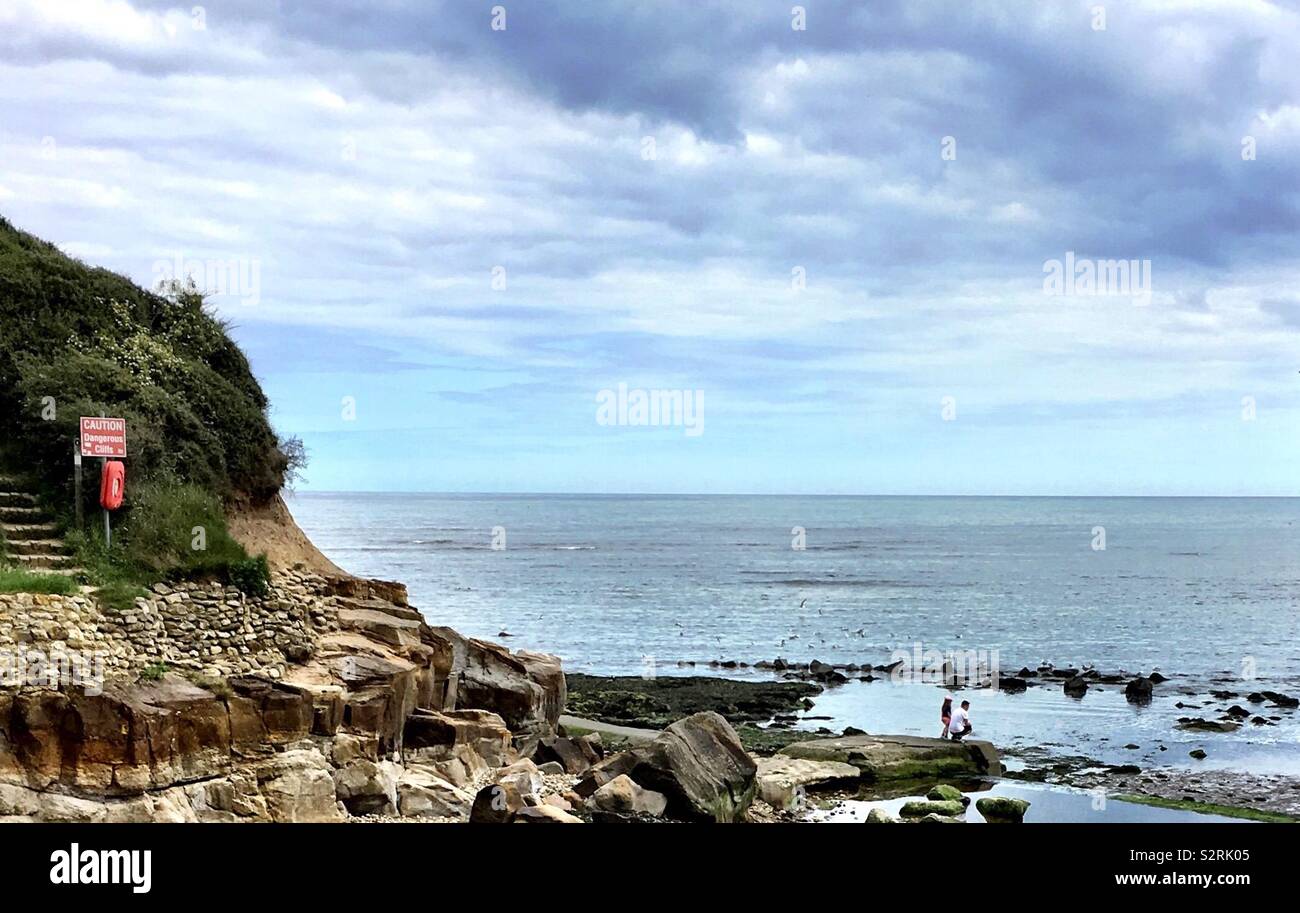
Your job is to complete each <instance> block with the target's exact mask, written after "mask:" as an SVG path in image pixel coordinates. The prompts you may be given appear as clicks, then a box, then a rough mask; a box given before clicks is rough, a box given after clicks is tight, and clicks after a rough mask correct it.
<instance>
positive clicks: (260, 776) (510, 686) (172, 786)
mask: <svg viewBox="0 0 1300 913" xmlns="http://www.w3.org/2000/svg"><path fill="white" fill-rule="evenodd" d="M161 589H166V590H167V592H166V593H163V592H162V591H161ZM161 589H160V591H159V592H157V593H155V594H154V597H153V598H158V599H162V600H164V604H165V605H168V606H177V607H181V608H178V609H177V610H176V611H177V613H178V615H177V617H178V618H179V613H180V612H181V611H182V609H184V610H188V611H190V612H192V613H194V615H196V616H202V615H203V612H202V610H201V609H198V608H196V607H198V606H200V605H202V602H201V601H200V600H199V599H197V598H196V597H195V596H194V594H193V593H192V592H190V591H189V590H175V589H171V588H161ZM297 590H301V591H302V593H304V594H307V595H302V594H299V596H295V595H294V593H295V591H297ZM214 592H216V591H214ZM274 592H275V593H276V594H278V595H277V597H276V598H277V599H280V600H282V601H284V602H285V603H286V604H285V605H284V606H282V607H272V606H268V605H264V604H259V605H258V606H255V607H250V606H249V605H248V604H246V603H239V604H238V605H231V604H226V603H234V602H236V600H233V599H231V600H227V601H226V603H223V608H221V609H220V610H216V611H217V612H218V614H217V615H215V616H210V617H209V616H203V617H205V618H207V621H206V622H205V623H204V624H198V623H196V622H195V621H194V620H190V621H177V622H176V623H175V624H173V625H170V626H169V625H168V624H167V623H166V622H165V620H163V619H161V618H160V619H159V620H158V621H157V623H156V624H155V627H154V628H150V629H149V630H151V631H153V633H154V634H155V635H156V636H157V637H159V638H161V639H167V638H170V639H172V640H171V642H170V646H168V647H167V649H169V650H172V651H173V654H174V655H186V656H188V655H190V654H194V656H205V655H206V656H209V657H216V656H220V657H224V656H226V652H227V651H226V648H225V647H224V646H223V647H221V649H220V650H219V651H217V650H215V648H209V649H206V651H205V648H204V646H203V645H204V643H209V644H210V643H211V641H212V640H213V639H214V638H213V637H212V636H211V630H212V629H211V627H210V625H211V624H217V623H218V622H220V620H221V619H222V618H223V617H225V616H224V614H222V613H226V612H229V613H232V615H231V617H232V618H234V617H235V616H238V615H239V614H240V613H245V612H248V613H253V614H254V615H257V616H258V617H257V618H252V617H246V618H244V620H243V621H242V622H238V623H237V624H236V627H235V634H236V635H237V634H238V633H239V625H241V624H242V625H244V626H245V627H247V628H249V629H250V634H247V635H243V636H251V637H252V638H254V639H255V638H256V637H257V636H259V635H258V634H257V633H256V632H257V631H259V630H261V631H266V630H268V625H269V626H270V629H271V630H280V629H279V628H275V623H276V622H274V621H270V620H268V619H275V618H277V617H279V615H283V617H284V619H285V621H284V622H283V623H284V624H287V625H289V626H290V628H291V629H292V632H293V637H292V638H291V639H290V638H286V639H283V640H281V641H275V643H276V644H277V649H278V650H280V651H281V652H280V653H279V655H280V657H281V661H280V664H275V665H270V666H267V665H265V664H263V665H260V666H258V667H256V668H255V667H254V664H253V663H251V662H249V663H240V662H238V661H235V662H233V663H231V664H229V665H227V666H225V667H224V668H225V669H226V671H227V673H228V674H226V675H220V676H218V675H213V674H212V673H213V671H214V667H213V666H212V665H211V664H209V663H198V662H195V663H189V664H188V665H182V670H183V671H185V674H180V672H178V671H165V672H157V671H156V670H157V669H160V668H161V669H166V668H167V666H166V665H164V664H162V663H161V662H159V663H156V664H155V666H154V671H153V674H151V675H150V676H149V677H148V678H139V677H137V675H136V674H133V673H131V674H123V673H122V667H120V666H119V667H114V668H117V669H118V671H119V674H117V675H114V676H110V677H109V678H108V679H107V680H104V681H102V682H94V683H91V684H93V687H91V686H88V685H86V684H84V683H83V684H70V683H66V682H62V681H58V680H55V681H54V682H52V683H51V684H55V685H61V686H62V687H50V686H49V685H45V686H37V687H32V686H30V685H25V686H23V687H19V688H17V689H6V690H0V815H8V816H19V817H24V818H29V819H33V820H43V821H61V820H74V821H92V820H93V821H110V820H179V821H239V820H264V821H283V822H297V821H338V820H342V819H343V818H344V817H346V816H348V815H352V816H357V815H367V816H369V815H384V816H391V815H403V816H408V817H421V818H438V819H453V820H464V819H465V818H467V817H469V815H470V813H471V808H472V806H473V801H474V800H473V796H472V795H471V794H470V793H469V792H466V791H465V790H466V787H469V786H470V785H471V784H472V783H473V782H474V781H475V780H476V779H478V778H481V777H483V776H485V775H486V774H487V773H488V772H489V771H491V770H493V769H495V768H500V767H506V766H508V765H511V764H516V763H518V762H519V760H520V754H521V752H520V749H521V748H523V749H525V753H529V752H531V751H532V750H533V748H534V747H536V745H537V744H540V740H541V739H543V738H546V739H548V740H550V741H551V743H552V744H554V743H555V742H556V736H555V726H556V722H557V721H558V718H559V713H560V710H561V709H562V707H563V703H564V694H565V687H564V674H563V671H562V670H561V668H560V663H559V661H558V660H557V659H556V658H554V657H551V656H546V655H543V654H534V653H524V652H519V653H511V652H510V651H508V650H506V649H505V648H504V647H499V646H497V645H495V644H489V643H486V642H481V641H475V640H470V639H466V638H462V637H460V635H458V634H456V633H455V632H452V631H449V629H445V628H443V629H436V628H432V627H430V626H429V625H427V624H425V622H424V620H423V618H422V617H421V616H420V614H419V612H418V611H416V610H415V609H413V608H411V607H410V606H409V605H407V603H406V597H405V590H404V589H403V588H401V587H400V585H397V584H390V583H385V582H382V581H372V582H367V581H359V580H356V579H355V578H337V579H333V580H330V579H326V578H321V577H315V576H313V575H302V574H299V575H290V576H288V577H285V576H281V577H280V578H278V580H277V586H276V588H275V590H274ZM168 600H170V601H168ZM148 601H149V600H142V602H148ZM32 604H33V605H35V602H34V601H33V603H32ZM43 605H47V604H45V603H43ZM50 609H51V614H57V609H58V607H57V606H51V607H50ZM78 610H79V611H81V612H83V613H84V612H86V611H88V610H87V609H86V607H85V606H84V605H79V609H78ZM38 620H40V621H43V619H38ZM123 623H128V622H125V619H123ZM136 623H138V619H137V621H136ZM232 623H233V622H232ZM77 625H78V627H77V628H76V633H77V634H78V635H80V636H85V635H86V633H87V632H86V630H84V629H85V628H86V627H87V625H86V624H85V623H84V621H78V622H77ZM205 625H209V626H207V627H205ZM159 626H160V627H159ZM43 630H44V631H45V634H46V635H48V636H53V635H60V636H66V635H68V634H71V633H72V631H70V630H69V631H65V630H64V629H63V628H61V627H60V626H59V625H58V624H51V625H50V626H48V629H43ZM159 632H161V633H159ZM178 635H179V636H193V637H194V638H195V639H196V640H195V643H194V648H193V649H188V648H185V649H182V648H183V647H184V644H179V645H178V643H177V642H176V641H175V638H176V637H177V636H178ZM24 636H26V635H24ZM231 636H232V637H233V636H235V635H231ZM303 639H305V640H306V641H307V643H306V645H305V646H304V647H303V649H301V650H298V649H295V648H294V645H295V644H298V643H299V641H300V640H303ZM250 642H251V641H250ZM67 643H68V641H67V640H64V641H63V645H66V644H67ZM283 648H288V649H287V650H285V649H283ZM289 654H292V656H293V657H295V658H296V659H294V660H291V659H289ZM123 655H127V654H123ZM136 655H137V654H134V653H131V654H129V656H131V657H135V656H136ZM158 655H159V654H158V653H157V652H155V653H153V654H150V656H151V657H156V656H158ZM234 655H235V656H240V655H244V654H239V653H238V651H237V650H236V651H235V652H234ZM248 655H251V653H250V654H248ZM191 658H193V657H191ZM132 661H133V662H134V660H132ZM222 661H223V662H224V660H222ZM129 668H130V667H129V666H128V669H129ZM244 669H248V670H250V671H239V670H244ZM561 750H562V751H564V752H565V753H566V754H568V755H573V756H581V757H583V758H585V757H587V755H586V754H584V748H583V747H582V746H581V745H571V744H567V743H566V744H564V745H563V746H562V748H561ZM585 751H586V752H590V753H591V754H595V750H594V749H593V748H592V747H591V746H586V748H585ZM523 763H525V764H527V765H528V766H529V767H530V768H531V771H527V772H526V776H525V779H526V780H528V782H530V783H533V784H534V785H535V783H536V780H535V779H534V778H535V777H536V778H540V776H541V775H540V773H538V772H537V769H536V767H535V766H533V765H532V762H531V761H527V762H523Z"/></svg>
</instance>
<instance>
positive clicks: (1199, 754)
mask: <svg viewBox="0 0 1300 913" xmlns="http://www.w3.org/2000/svg"><path fill="white" fill-rule="evenodd" d="M1187 756H1188V757H1189V758H1195V759H1196V760H1198V761H1202V760H1204V759H1205V758H1206V754H1205V751H1204V749H1201V748H1193V749H1192V750H1191V751H1189V752H1187Z"/></svg>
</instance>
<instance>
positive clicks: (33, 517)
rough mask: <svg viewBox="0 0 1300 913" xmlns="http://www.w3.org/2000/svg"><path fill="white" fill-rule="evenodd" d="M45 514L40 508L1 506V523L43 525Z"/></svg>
mask: <svg viewBox="0 0 1300 913" xmlns="http://www.w3.org/2000/svg"><path fill="white" fill-rule="evenodd" d="M46 519H47V518H46V515H45V512H44V511H42V510H41V509H40V508H39V507H5V506H3V505H0V521H3V522H5V523H42V522H44V521H45V520H46Z"/></svg>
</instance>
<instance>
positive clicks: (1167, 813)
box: [807, 781, 1251, 824]
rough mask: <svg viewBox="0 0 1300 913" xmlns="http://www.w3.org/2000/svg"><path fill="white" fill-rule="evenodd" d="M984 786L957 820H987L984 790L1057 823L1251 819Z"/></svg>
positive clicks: (1035, 788)
mask: <svg viewBox="0 0 1300 913" xmlns="http://www.w3.org/2000/svg"><path fill="white" fill-rule="evenodd" d="M983 786H984V787H985V788H982V789H978V790H973V789H965V790H963V792H965V793H966V795H968V796H970V800H971V802H970V806H969V807H968V808H967V809H966V813H965V814H964V815H962V816H961V818H959V819H958V820H960V821H963V822H965V823H966V824H985V823H987V822H985V820H984V816H983V815H981V814H980V813H979V810H978V809H977V808H976V807H975V804H976V801H977V800H979V799H982V798H985V797H988V796H1004V797H1006V798H1009V799H1025V800H1026V801H1028V802H1029V809H1028V811H1026V812H1025V823H1026V824H1037V823H1043V822H1051V823H1058V824H1135V823H1148V824H1212V823H1223V824H1249V823H1251V822H1248V821H1245V820H1243V819H1241V818H1227V817H1224V816H1223V815H1203V814H1200V813H1198V812H1189V811H1184V810H1182V809H1169V808H1155V807H1153V806H1149V805H1138V804H1136V803H1133V802H1120V801H1117V800H1114V799H1111V800H1106V799H1104V797H1102V796H1100V795H1094V794H1093V793H1091V792H1087V791H1085V790H1079V789H1068V788H1066V787H1062V786H1042V785H1037V784H1022V783H1008V782H1006V781H996V782H993V783H987V784H983ZM924 798H925V796H900V797H898V798H896V799H882V800H879V801H875V802H863V801H858V800H853V799H850V800H846V801H844V802H840V803H837V804H836V806H835V807H834V808H831V809H827V810H814V811H811V812H809V814H808V816H807V817H808V820H810V821H816V822H826V823H832V824H854V823H861V822H863V821H866V819H867V813H868V812H870V811H871V809H873V808H882V809H884V810H885V811H887V812H889V813H890V814H891V815H893V816H895V817H897V816H898V810H899V809H901V808H902V807H903V805H904V804H906V803H908V802H912V801H915V800H917V799H924Z"/></svg>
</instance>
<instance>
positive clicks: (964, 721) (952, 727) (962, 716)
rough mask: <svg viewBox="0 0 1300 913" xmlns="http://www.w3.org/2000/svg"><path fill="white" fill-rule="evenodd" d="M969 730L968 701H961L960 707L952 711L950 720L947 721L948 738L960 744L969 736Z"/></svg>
mask: <svg viewBox="0 0 1300 913" xmlns="http://www.w3.org/2000/svg"><path fill="white" fill-rule="evenodd" d="M971 728H972V727H971V724H970V701H962V702H961V707H959V708H957V709H956V710H954V711H953V714H952V719H951V720H949V721H948V738H950V739H952V740H953V741H954V742H960V741H961V740H962V739H963V738H964V737H965V736H968V735H970V733H971Z"/></svg>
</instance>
